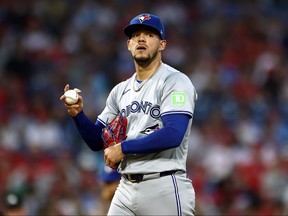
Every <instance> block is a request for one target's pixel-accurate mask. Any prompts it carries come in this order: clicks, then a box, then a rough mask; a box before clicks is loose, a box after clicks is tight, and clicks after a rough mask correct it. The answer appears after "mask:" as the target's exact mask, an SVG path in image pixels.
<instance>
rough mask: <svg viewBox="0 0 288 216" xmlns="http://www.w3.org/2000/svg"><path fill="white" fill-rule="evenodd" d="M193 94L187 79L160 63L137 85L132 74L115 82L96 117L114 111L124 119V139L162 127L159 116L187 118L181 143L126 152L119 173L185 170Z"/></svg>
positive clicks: (110, 115) (108, 117)
mask: <svg viewBox="0 0 288 216" xmlns="http://www.w3.org/2000/svg"><path fill="white" fill-rule="evenodd" d="M196 98H197V94H196V91H195V88H194V86H193V85H192V83H191V81H190V79H189V78H188V77H187V76H186V75H185V74H183V73H181V72H179V71H177V70H176V69H174V68H172V67H170V66H169V65H167V64H164V63H161V65H160V67H159V68H158V70H157V71H156V72H155V73H154V74H153V75H152V76H151V77H150V78H149V79H147V80H145V81H143V82H141V83H140V84H139V83H138V82H137V80H136V74H134V75H133V76H132V77H131V78H129V79H127V80H126V81H123V82H121V83H119V84H118V85H116V86H115V87H114V88H113V89H112V91H111V92H110V94H109V96H108V98H107V102H106V107H105V109H104V110H103V112H102V113H101V114H100V115H99V116H98V120H99V121H101V122H102V123H107V122H110V121H111V120H112V119H113V118H114V117H115V116H116V115H117V114H118V113H122V114H123V115H125V116H126V117H127V119H128V128H127V140H128V139H135V138H139V137H142V136H147V135H149V134H150V133H153V132H154V131H156V130H158V129H160V128H162V127H163V123H162V121H161V116H164V115H168V114H179V113H181V114H187V115H189V116H190V117H191V119H190V121H189V125H188V128H187V131H186V133H185V135H184V138H183V140H182V143H181V145H180V146H179V147H177V148H176V150H175V149H168V150H165V151H162V152H158V153H151V154H127V155H126V156H125V158H124V159H123V160H122V162H121V165H120V166H119V172H120V173H153V172H162V171H166V170H183V171H186V158H187V151H188V137H189V133H190V128H191V124H192V119H193V118H192V117H193V112H194V106H195V100H196Z"/></svg>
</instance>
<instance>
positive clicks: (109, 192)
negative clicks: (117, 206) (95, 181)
mask: <svg viewBox="0 0 288 216" xmlns="http://www.w3.org/2000/svg"><path fill="white" fill-rule="evenodd" d="M120 178H121V174H120V173H118V172H117V170H113V169H111V168H110V167H108V166H105V165H103V169H102V171H101V172H100V174H99V179H100V180H101V181H102V192H101V201H102V203H101V206H102V207H103V208H102V211H101V212H102V213H103V215H106V214H107V213H108V209H109V206H110V203H111V200H112V198H113V195H114V193H115V190H116V188H117V187H118V184H119V181H120Z"/></svg>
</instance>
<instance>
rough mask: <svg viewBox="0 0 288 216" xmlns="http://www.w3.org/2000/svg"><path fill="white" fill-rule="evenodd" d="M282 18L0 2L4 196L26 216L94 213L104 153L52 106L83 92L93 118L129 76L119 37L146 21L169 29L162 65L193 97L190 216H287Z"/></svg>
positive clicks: (178, 5) (226, 5)
mask: <svg viewBox="0 0 288 216" xmlns="http://www.w3.org/2000/svg"><path fill="white" fill-rule="evenodd" d="M287 11H288V1H285V0H233V1H229V0H213V1H210V0H182V1H176V0H155V1H153V0H149V1H128V0H112V1H105V0H97V1H96V0H94V1H93V0H49V1H48V0H9V1H8V0H2V1H0V197H3V196H2V195H3V194H5V193H6V192H7V191H13V192H16V193H18V194H19V196H21V197H23V205H24V206H25V209H26V211H27V214H28V215H63V216H65V215H96V214H101V197H100V194H101V186H102V182H101V180H100V179H99V178H98V174H99V170H100V169H101V167H102V165H103V154H102V153H103V152H92V151H91V150H90V149H88V148H87V147H86V145H85V143H83V141H82V139H81V138H80V136H79V134H78V132H77V130H76V128H75V126H74V123H73V120H72V119H71V118H70V117H69V116H68V114H67V113H66V110H65V108H64V107H63V104H62V103H61V101H60V100H59V98H60V96H61V95H62V94H63V88H64V86H65V84H67V83H69V84H70V87H71V88H74V87H77V88H79V89H81V90H82V96H83V98H84V109H85V110H84V111H85V112H86V114H87V115H88V116H89V117H91V119H92V120H96V118H97V115H98V114H99V113H100V112H101V111H102V109H103V108H104V106H105V100H106V97H107V95H108V93H109V91H110V90H111V88H112V87H113V86H114V85H115V84H117V83H118V82H120V81H122V80H125V79H126V78H128V77H129V76H131V75H132V74H133V73H134V65H133V61H132V59H131V57H130V54H129V52H128V51H127V47H126V40H127V38H126V37H125V36H124V34H123V32H122V29H123V27H124V26H125V25H126V24H127V23H128V22H129V21H130V19H131V18H132V17H134V16H135V15H137V14H139V13H142V12H150V13H153V14H157V15H158V16H160V17H161V19H162V20H163V22H164V25H165V27H166V35H167V38H166V39H167V41H168V44H167V48H166V50H165V52H164V54H163V61H164V62H166V63H168V64H171V65H172V66H174V67H175V68H177V69H179V70H181V71H182V72H184V73H185V74H187V75H188V76H189V77H190V78H191V80H192V82H193V84H194V86H195V87H196V89H197V91H198V101H197V103H196V108H195V114H194V122H193V126H192V132H191V139H190V146H189V159H188V163H187V167H188V175H189V176H190V178H191V179H192V181H193V184H194V187H195V190H196V202H197V210H198V213H197V215H256V216H260V215H287V214H288V13H287ZM3 209H5V206H4V205H3V204H2V202H0V212H1V210H3Z"/></svg>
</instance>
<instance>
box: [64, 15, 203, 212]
mask: <svg viewBox="0 0 288 216" xmlns="http://www.w3.org/2000/svg"><path fill="white" fill-rule="evenodd" d="M124 33H125V34H126V36H127V37H128V40H127V47H128V50H129V51H130V53H131V55H132V58H133V60H134V64H135V70H136V72H135V73H134V74H133V75H132V76H131V77H130V78H129V79H127V80H125V81H123V82H121V83H119V84H118V85H116V86H115V87H114V88H113V89H112V91H111V92H110V94H109V96H108V98H107V102H106V107H105V109H104V110H103V111H102V113H101V114H100V115H99V116H98V118H97V121H96V123H94V122H92V121H91V120H90V119H88V117H87V116H86V115H85V113H84V111H83V98H82V97H81V96H79V100H78V102H77V104H75V105H67V104H65V106H66V108H67V112H68V113H69V114H70V115H71V116H72V117H73V119H74V121H75V124H76V126H77V128H78V130H79V132H80V134H81V136H82V137H83V139H84V140H85V142H86V143H87V145H88V146H89V147H90V148H91V149H92V150H94V151H98V150H101V149H103V140H102V139H101V133H102V129H103V128H104V127H105V124H106V123H107V122H110V121H112V119H114V118H115V116H116V115H118V114H119V113H121V114H122V115H124V116H125V117H127V119H128V126H127V139H126V140H125V141H122V142H120V143H117V144H116V145H114V146H110V147H108V148H105V149H104V161H105V163H106V165H107V166H109V167H111V168H114V169H115V168H117V170H118V172H119V173H121V180H120V183H119V185H118V188H117V190H116V192H115V195H114V197H113V199H112V202H111V205H110V208H109V212H108V215H194V209H195V192H194V188H193V186H192V182H191V180H190V179H189V178H187V174H186V159H187V151H188V139H189V138H188V137H189V133H190V129H191V124H192V119H193V112H194V106H195V101H196V99H197V94H196V91H195V89H194V87H193V85H192V83H191V81H190V79H189V78H188V77H187V76H186V75H185V74H183V73H181V72H180V71H178V70H176V69H174V68H173V67H171V66H169V65H167V64H165V63H164V62H162V57H161V54H162V52H163V51H164V50H165V47H166V44H167V41H166V40H165V30H164V27H163V24H162V22H161V20H160V19H159V17H158V16H155V15H152V14H148V13H144V14H140V15H137V16H136V17H134V18H133V19H132V20H131V21H130V24H129V25H127V26H126V27H125V28H124ZM68 89H69V85H68V84H67V85H66V86H65V88H64V91H67V90H68ZM79 92H80V91H79ZM60 100H62V101H63V102H64V100H65V96H64V95H62V96H61V97H60Z"/></svg>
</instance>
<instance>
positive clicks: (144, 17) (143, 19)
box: [138, 14, 151, 23]
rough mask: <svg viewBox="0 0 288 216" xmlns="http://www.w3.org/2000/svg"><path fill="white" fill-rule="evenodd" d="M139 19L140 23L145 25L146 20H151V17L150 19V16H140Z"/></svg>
mask: <svg viewBox="0 0 288 216" xmlns="http://www.w3.org/2000/svg"><path fill="white" fill-rule="evenodd" d="M138 19H139V21H140V22H141V23H143V22H144V21H145V20H150V19H151V17H150V14H146V15H140V16H139V17H138Z"/></svg>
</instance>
